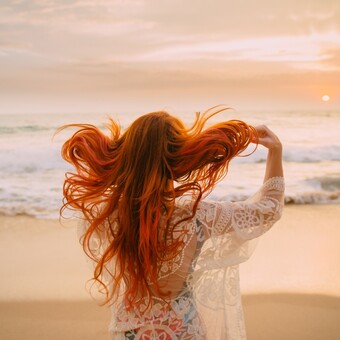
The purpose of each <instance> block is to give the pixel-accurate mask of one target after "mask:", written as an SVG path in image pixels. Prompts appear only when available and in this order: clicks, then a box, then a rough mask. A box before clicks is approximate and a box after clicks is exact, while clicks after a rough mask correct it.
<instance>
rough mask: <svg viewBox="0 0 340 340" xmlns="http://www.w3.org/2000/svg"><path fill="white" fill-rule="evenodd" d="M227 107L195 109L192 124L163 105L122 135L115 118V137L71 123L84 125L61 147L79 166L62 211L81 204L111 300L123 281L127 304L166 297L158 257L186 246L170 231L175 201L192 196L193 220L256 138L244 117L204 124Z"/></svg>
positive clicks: (89, 245) (69, 179)
mask: <svg viewBox="0 0 340 340" xmlns="http://www.w3.org/2000/svg"><path fill="white" fill-rule="evenodd" d="M224 110H226V108H224V107H222V108H221V107H214V108H211V109H209V110H208V111H206V112H205V113H203V114H202V115H201V114H197V115H196V121H195V123H194V124H193V126H192V127H191V128H186V127H185V125H184V124H183V123H182V122H181V121H180V120H179V119H177V118H176V117H173V116H171V115H170V114H168V113H167V112H164V111H159V112H152V113H148V114H146V115H144V116H141V117H139V118H138V119H137V120H135V121H134V122H133V123H132V124H131V125H130V126H129V127H128V128H127V129H126V131H124V132H123V133H122V132H121V128H120V126H119V125H118V124H117V123H116V122H115V121H113V120H110V123H109V126H108V127H109V129H110V131H111V136H107V135H105V134H103V133H102V132H101V131H100V130H99V129H98V128H96V127H95V126H93V125H88V124H71V125H67V126H65V127H69V126H75V127H77V128H78V131H77V132H75V133H74V134H73V136H72V137H71V138H70V139H68V140H67V141H66V142H65V143H64V145H63V147H62V156H63V158H64V159H65V160H66V161H67V162H69V163H71V164H72V165H73V166H74V167H75V169H76V172H74V173H72V172H68V173H66V179H65V182H64V187H63V192H64V204H63V206H62V208H61V214H62V212H63V210H64V209H65V208H71V209H75V210H78V211H81V212H82V214H83V216H84V218H85V220H86V221H87V228H86V231H85V233H84V235H83V237H82V239H81V241H82V245H83V248H84V251H85V253H86V254H87V255H88V256H89V257H90V258H91V259H92V260H94V261H95V264H96V266H95V270H94V276H93V278H94V280H95V281H97V282H99V283H100V284H101V285H102V287H104V289H105V293H106V300H105V301H106V302H110V301H112V300H114V299H115V297H116V295H117V294H118V290H119V286H120V284H121V283H122V282H124V283H125V284H126V290H125V293H124V297H125V302H126V305H127V306H128V307H131V306H132V305H133V304H136V303H138V302H140V301H141V298H143V297H150V296H151V295H154V294H157V295H158V296H160V297H164V296H165V295H166V292H163V290H162V289H161V287H160V286H159V284H158V269H159V263H160V262H161V261H162V260H164V259H165V257H166V258H167V259H169V258H171V256H176V254H177V253H178V251H180V249H181V246H182V244H181V240H180V239H178V240H177V241H174V240H173V238H172V237H171V236H172V235H171V233H172V230H173V226H172V227H170V223H169V221H170V218H171V215H172V212H173V210H174V206H175V199H176V198H177V197H180V196H183V195H187V194H189V195H191V196H192V197H193V200H194V204H193V211H192V215H191V216H188V217H187V218H186V219H190V218H192V217H193V216H194V214H195V212H196V208H197V205H198V203H199V201H200V200H201V198H202V196H204V195H205V194H207V193H209V192H210V191H211V190H212V189H213V187H214V186H215V184H216V183H217V182H218V181H220V180H221V179H222V178H223V177H224V176H225V175H226V173H227V171H228V165H229V162H230V160H231V159H232V158H233V157H235V156H237V155H239V154H240V153H242V152H243V151H244V150H245V149H246V148H247V146H248V145H249V143H250V142H251V141H254V140H256V138H257V137H256V130H255V129H254V128H253V127H252V126H250V125H248V124H246V123H245V122H243V121H240V120H229V121H223V122H220V123H218V124H215V125H213V126H211V127H208V128H205V129H204V126H205V123H206V122H207V120H208V119H209V118H211V117H212V116H214V115H216V114H217V113H219V112H221V111H224ZM65 127H62V128H61V129H64V128H65ZM174 183H176V186H175V185H174ZM93 238H97V239H98V238H99V239H100V243H101V244H100V246H98V245H97V246H93V242H91V241H92V239H93ZM169 240H172V242H169ZM112 259H114V260H115V261H114V263H115V265H114V266H111V265H110V263H111V262H110V260H112ZM104 272H108V273H109V274H110V280H109V281H110V282H108V280H107V279H106V280H104V279H103V277H104ZM151 287H152V289H151Z"/></svg>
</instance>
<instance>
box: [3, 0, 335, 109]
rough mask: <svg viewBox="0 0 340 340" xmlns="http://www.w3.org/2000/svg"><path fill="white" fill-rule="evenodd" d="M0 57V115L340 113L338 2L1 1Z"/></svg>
mask: <svg viewBox="0 0 340 340" xmlns="http://www.w3.org/2000/svg"><path fill="white" fill-rule="evenodd" d="M0 60H1V62H0V103H1V104H0V112H3V113H5V112H75V111H76V112H97V111H103V110H105V111H110V112H112V111H119V110H121V111H129V110H139V111H146V110H154V109H159V108H167V109H171V108H175V109H176V110H181V109H193V110H203V109H205V108H207V107H209V106H213V105H215V104H219V103H226V104H229V105H230V106H233V107H235V108H237V109H252V108H253V109H273V108H274V109H292V110H294V109H307V110H310V109H316V110H317V109H340V91H339V90H340V1H339V0H317V1H316V0H276V1H274V0H233V1H229V0H224V1H222V0H221V1H212V0H210V1H208V0H206V1H202V0H182V1H179V0H169V1H163V0H158V1H156V0H145V1H142V0H136V1H134V0H126V1H123V0H121V1H118V0H107V1H106V0H102V1H100V0H98V1H89V0H87V1H65V0H60V1H53V0H37V1H33V0H30V1H21V0H17V1H15V0H13V1H9V0H1V2H0ZM324 94H327V95H329V96H330V97H331V100H330V101H329V102H327V103H325V102H322V100H321V97H322V95H324Z"/></svg>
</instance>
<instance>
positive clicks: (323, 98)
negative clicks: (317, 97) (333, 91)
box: [321, 94, 331, 102]
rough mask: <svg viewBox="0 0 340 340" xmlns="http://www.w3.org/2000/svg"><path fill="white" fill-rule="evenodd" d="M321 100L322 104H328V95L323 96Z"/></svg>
mask: <svg viewBox="0 0 340 340" xmlns="http://www.w3.org/2000/svg"><path fill="white" fill-rule="evenodd" d="M321 99H322V101H323V102H329V100H330V99H331V97H330V96H329V95H328V94H324V95H323V96H322V98H321Z"/></svg>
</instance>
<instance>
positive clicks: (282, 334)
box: [0, 294, 340, 340]
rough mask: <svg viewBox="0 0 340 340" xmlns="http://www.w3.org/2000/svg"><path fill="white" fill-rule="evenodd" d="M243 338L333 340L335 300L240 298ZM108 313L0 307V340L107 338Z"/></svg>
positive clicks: (52, 304) (56, 304)
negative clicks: (244, 323) (244, 327)
mask: <svg viewBox="0 0 340 340" xmlns="http://www.w3.org/2000/svg"><path fill="white" fill-rule="evenodd" d="M243 305H244V313H245V321H246V328H247V336H248V340H274V339H275V340H304V339H306V340H307V339H308V340H324V339H327V340H338V339H339V336H340V326H339V320H340V299H339V298H334V297H328V296H322V295H303V294H268V295H266V294H265V295H263V294H257V295H244V296H243ZM109 318H110V315H109V309H108V308H106V307H99V306H97V305H96V304H95V303H94V302H92V301H73V302H70V301H40V302H33V301H30V302H2V303H0V339H3V340H22V339H25V340H33V339H48V340H65V339H72V340H94V339H95V340H109V335H108V332H107V328H108V322H109Z"/></svg>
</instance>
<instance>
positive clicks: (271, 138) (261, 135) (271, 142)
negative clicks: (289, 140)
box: [252, 125, 282, 150]
mask: <svg viewBox="0 0 340 340" xmlns="http://www.w3.org/2000/svg"><path fill="white" fill-rule="evenodd" d="M255 130H256V131H257V133H258V138H257V139H254V140H253V141H252V142H253V143H256V142H257V143H259V144H261V145H263V146H264V147H266V148H267V149H268V150H276V149H277V150H281V149H282V144H281V142H280V139H279V138H278V137H277V136H276V134H275V133H274V132H273V131H272V130H270V129H269V128H268V127H267V126H266V125H258V126H255Z"/></svg>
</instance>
